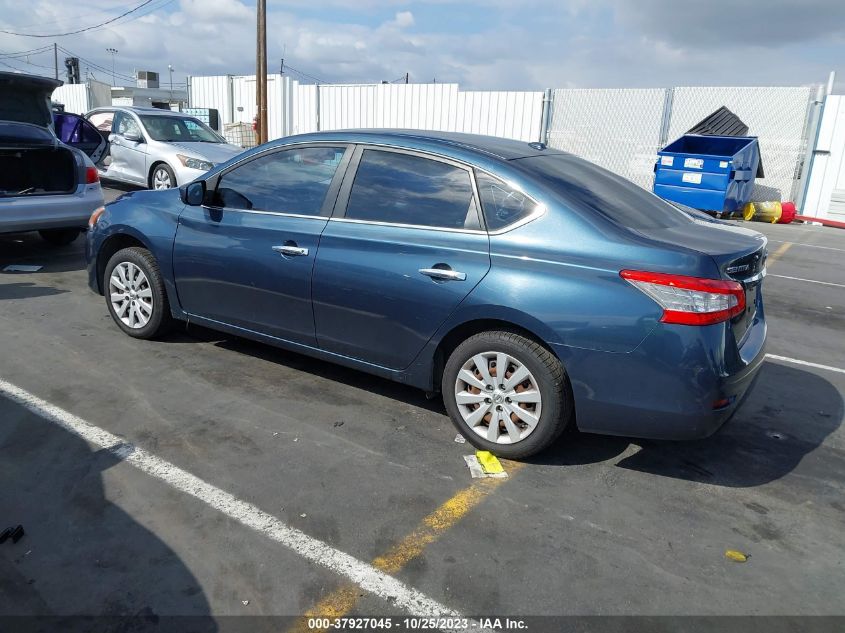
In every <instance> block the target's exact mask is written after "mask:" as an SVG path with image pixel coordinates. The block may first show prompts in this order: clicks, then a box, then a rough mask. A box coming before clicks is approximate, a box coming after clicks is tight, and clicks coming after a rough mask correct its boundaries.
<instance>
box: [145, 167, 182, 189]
mask: <svg viewBox="0 0 845 633" xmlns="http://www.w3.org/2000/svg"><path fill="white" fill-rule="evenodd" d="M175 186H176V175H175V174H174V173H173V170H172V169H170V167H168V166H167V165H165V164H161V165H156V166H155V169H153V173H152V175H151V176H150V189H172V188H173V187H175Z"/></svg>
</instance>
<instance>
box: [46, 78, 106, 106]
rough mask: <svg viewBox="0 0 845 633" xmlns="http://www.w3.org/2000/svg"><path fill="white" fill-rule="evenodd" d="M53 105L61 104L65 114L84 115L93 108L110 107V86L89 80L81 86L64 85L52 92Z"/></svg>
mask: <svg viewBox="0 0 845 633" xmlns="http://www.w3.org/2000/svg"><path fill="white" fill-rule="evenodd" d="M52 100H53V102H54V103H61V104H62V105H63V106H64V107H65V111H66V112H73V113H74V114H85V113H86V112H88V111H89V110H91V109H93V108H99V107H101V106H109V105H112V102H111V86H109V85H108V84H104V83H102V82H100V81H96V80H94V79H91V80H89V81H87V82H85V83H83V84H65V85H63V86H59V87H58V88H56V89H55V90H54V91H53V95H52Z"/></svg>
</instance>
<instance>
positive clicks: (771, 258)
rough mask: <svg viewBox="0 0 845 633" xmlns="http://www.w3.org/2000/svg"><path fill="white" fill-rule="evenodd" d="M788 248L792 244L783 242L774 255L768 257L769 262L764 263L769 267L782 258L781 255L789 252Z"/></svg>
mask: <svg viewBox="0 0 845 633" xmlns="http://www.w3.org/2000/svg"><path fill="white" fill-rule="evenodd" d="M790 246H792V242H784V243H783V244H781V245H780V247H778V249H777V250H776V251H775V252H774V253H772V254H771V255H769V260H768V262H766V263H767V265H769V266H771V265H772V264H774V263H775V262H776V261H777V260H778V259H780V258H781V257H783V254H784V253H786V251H788V250H789V247H790Z"/></svg>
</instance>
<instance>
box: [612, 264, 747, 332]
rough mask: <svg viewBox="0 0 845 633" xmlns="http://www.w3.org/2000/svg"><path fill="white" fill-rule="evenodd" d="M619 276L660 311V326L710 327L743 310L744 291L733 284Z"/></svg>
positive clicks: (635, 274)
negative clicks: (640, 292)
mask: <svg viewBox="0 0 845 633" xmlns="http://www.w3.org/2000/svg"><path fill="white" fill-rule="evenodd" d="M619 274H620V276H621V277H622V278H623V279H627V280H628V281H629V282H630V283H631V284H632V285H633V286H634V287H636V288H637V289H639V290H641V291H642V292H644V293H645V294H647V295H648V296H649V297H651V298H652V299H654V301H656V302H657V304H658V305H659V306H660V307H661V308H663V316H662V317H661V319H660V321H661V322H662V323H677V324H680V325H711V324H713V323H721V322H722V321H727V320H728V319H730V318H732V317H734V316H735V315H737V314H740V313H741V312H742V311H743V310H745V291H744V290H743V288H742V285H741V284H740V283H739V282H737V281H728V280H725V279H703V278H701V277H686V276H684V275H670V274H667V273H650V272H644V271H640V270H623V271H622V272H620V273H619Z"/></svg>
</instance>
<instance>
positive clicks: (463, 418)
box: [441, 332, 572, 458]
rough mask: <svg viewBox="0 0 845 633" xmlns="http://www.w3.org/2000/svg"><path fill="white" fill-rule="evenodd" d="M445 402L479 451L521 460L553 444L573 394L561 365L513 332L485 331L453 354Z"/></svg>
mask: <svg viewBox="0 0 845 633" xmlns="http://www.w3.org/2000/svg"><path fill="white" fill-rule="evenodd" d="M441 390H442V394H443V402H444V404H445V405H446V410H447V411H448V413H449V417H450V418H451V419H452V422H453V423H454V425H455V426H456V427H457V429H458V431H460V433H461V434H462V435H463V436H464V437H466V438H467V440H468V441H469V442H470V443H471V444H472V445H473V446H475V447H477V448H480V449H482V450H488V451H490V452H492V453H494V454H496V455H499V456H501V457H510V458H522V457H528V456H529V455H533V454H534V453H538V452H539V451H541V450H543V449H544V448H546V447H548V446H549V445H550V444H551V443H552V442H554V441H555V440H556V439H557V438H558V436H560V434H561V433H562V432H563V430H564V429H565V428H566V427H567V425H568V424H569V423H570V419H571V417H572V404H571V403H572V396H571V391H570V388H569V383H568V381H567V380H566V377H565V374H564V370H563V367H562V365H561V364H560V361H559V360H558V359H557V358H556V357H555V356H554V354H552V353H551V352H550V351H549V350H548V349H546V348H545V347H543V346H542V345H540V344H539V343H537V342H536V341H534V340H532V339H530V338H527V337H525V336H522V335H520V334H515V333H513V332H482V333H480V334H476V335H474V336H472V337H470V338H468V339H467V340H466V341H464V342H463V343H461V344H460V345H458V347H457V348H456V349H455V351H454V352H452V354H451V355H450V356H449V360H448V361H447V362H446V367H445V368H444V371H443V380H442V383H441Z"/></svg>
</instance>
